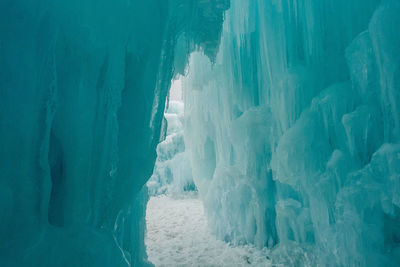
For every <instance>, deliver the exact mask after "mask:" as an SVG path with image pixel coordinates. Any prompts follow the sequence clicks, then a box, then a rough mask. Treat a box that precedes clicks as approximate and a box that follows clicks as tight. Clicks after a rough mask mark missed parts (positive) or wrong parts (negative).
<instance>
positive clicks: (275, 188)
mask: <svg viewBox="0 0 400 267" xmlns="http://www.w3.org/2000/svg"><path fill="white" fill-rule="evenodd" d="M399 14H400V2H399V1H397V0H383V1H377V0H354V1H347V0H346V1H345V0H339V1H338V0H326V1H320V0H311V1H283V0H274V1H263V0H259V1H257V0H255V1H238V0H237V1H232V2H231V8H230V9H229V11H228V12H227V13H226V20H225V22H224V28H223V33H222V40H221V45H220V51H219V53H218V54H217V57H216V59H215V61H214V62H210V60H209V59H208V58H207V57H205V56H204V55H202V54H201V53H194V54H192V56H191V58H190V63H189V68H188V75H187V77H186V78H185V79H184V80H183V90H184V102H185V117H186V120H185V121H186V123H185V143H186V144H187V146H188V149H189V150H190V151H191V161H192V168H193V178H194V181H195V183H196V185H197V187H198V189H199V193H200V195H201V197H202V199H203V201H204V203H205V209H206V212H207V215H208V218H209V225H210V226H211V227H212V228H213V231H214V233H216V234H217V236H218V237H219V238H221V239H224V240H227V241H231V242H234V243H248V242H250V243H254V244H256V245H257V246H259V247H263V246H268V247H270V248H271V249H273V254H274V257H273V258H272V259H273V261H275V262H278V263H283V264H284V265H285V266H317V265H318V266H399V264H400V203H399V199H400V195H399V193H400V169H399V168H400V145H399V142H400V132H399V130H400V128H399V127H400V118H399V116H400V80H399V77H400V31H399V28H398V27H399V25H400V16H399Z"/></svg>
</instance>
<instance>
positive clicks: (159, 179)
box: [147, 101, 196, 196]
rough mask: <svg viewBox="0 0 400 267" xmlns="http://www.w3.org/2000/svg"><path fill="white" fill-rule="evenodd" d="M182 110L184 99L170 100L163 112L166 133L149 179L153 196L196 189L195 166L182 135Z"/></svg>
mask: <svg viewBox="0 0 400 267" xmlns="http://www.w3.org/2000/svg"><path fill="white" fill-rule="evenodd" d="M183 109H184V105H183V102H181V101H169V103H168V109H167V111H166V113H165V114H164V116H165V119H166V121H167V125H168V126H167V136H166V138H165V140H164V141H162V142H161V143H159V144H158V146H157V160H156V164H155V166H154V171H153V175H152V176H151V177H150V180H149V181H148V182H147V187H148V189H149V194H150V195H151V196H154V195H159V194H173V195H179V194H182V193H184V192H185V191H195V190H196V186H195V184H194V182H193V178H192V167H191V163H190V159H189V155H188V151H186V150H185V141H184V138H183V125H182V123H183Z"/></svg>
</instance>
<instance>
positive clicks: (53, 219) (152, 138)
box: [0, 0, 229, 267]
mask: <svg viewBox="0 0 400 267" xmlns="http://www.w3.org/2000/svg"><path fill="white" fill-rule="evenodd" d="M228 8H229V1H227V0H213V1H197V0H169V1H166V0H146V1H139V0H113V1H111V0H70V1H61V0H51V1H48V0H1V1H0V214H1V219H0V239H1V240H2V241H1V242H0V266H7V267H13V266H18V267H20V266H35V267H38V266H40V267H47V266H48V267H50V266H51V267H54V266H60V267H64V266H68V267H70V266H88V267H89V266H96V267H97V266H113V267H116V266H142V265H143V266H145V265H148V264H149V263H147V262H146V256H145V247H144V243H143V235H144V226H145V225H144V209H145V205H146V198H147V193H146V192H145V189H143V190H144V191H142V187H143V185H144V184H145V183H146V181H147V180H148V179H149V177H150V176H151V174H152V171H153V167H154V162H155V159H156V146H157V144H158V143H159V141H160V140H162V138H163V137H164V135H165V134H164V132H163V130H162V129H165V127H161V125H162V121H163V113H164V106H165V101H166V97H167V94H168V89H169V86H170V81H171V79H172V78H173V77H174V75H176V74H177V73H180V72H182V71H184V68H185V65H186V61H187V58H188V55H189V53H190V52H191V51H194V50H196V51H203V53H205V54H207V55H208V56H209V57H210V58H214V57H215V53H216V51H217V48H218V42H219V39H220V38H219V37H220V33H221V27H222V21H223V12H224V11H225V10H226V9H228ZM178 42H179V46H178V45H177V44H178Z"/></svg>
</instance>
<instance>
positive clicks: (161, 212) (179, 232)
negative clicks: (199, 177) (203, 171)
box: [146, 195, 271, 267]
mask: <svg viewBox="0 0 400 267" xmlns="http://www.w3.org/2000/svg"><path fill="white" fill-rule="evenodd" d="M146 222H147V234H146V246H147V254H148V257H149V261H151V262H152V263H153V264H154V265H155V266H156V267H158V266H174V267H175V266H176V267H178V266H202V267H208V266H230V267H232V266H271V263H270V260H269V258H268V254H269V253H268V250H267V249H263V250H260V249H257V248H255V247H253V246H240V247H232V246H230V245H229V244H227V243H225V242H223V241H220V240H217V239H216V238H215V237H214V236H213V235H212V234H211V233H210V231H209V229H208V226H207V219H206V217H205V216H204V212H203V205H202V202H201V201H200V200H199V199H198V198H197V197H196V196H193V195H187V196H185V197H181V198H172V197H171V196H166V195H161V196H157V197H152V198H150V200H149V202H148V204H147V214H146Z"/></svg>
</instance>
